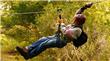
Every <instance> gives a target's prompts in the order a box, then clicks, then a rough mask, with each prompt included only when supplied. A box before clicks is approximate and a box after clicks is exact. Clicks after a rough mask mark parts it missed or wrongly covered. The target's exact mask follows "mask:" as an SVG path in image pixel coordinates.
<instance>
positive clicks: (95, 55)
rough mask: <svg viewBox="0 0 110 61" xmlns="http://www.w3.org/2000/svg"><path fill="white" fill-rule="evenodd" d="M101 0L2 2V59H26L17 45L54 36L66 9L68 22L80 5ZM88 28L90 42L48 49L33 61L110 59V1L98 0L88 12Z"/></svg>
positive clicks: (0, 25)
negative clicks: (18, 50) (57, 22)
mask: <svg viewBox="0 0 110 61" xmlns="http://www.w3.org/2000/svg"><path fill="white" fill-rule="evenodd" d="M88 2H97V1H80V0H79V1H50V0H49V1H0V19H1V22H0V23H1V24H0V49H1V55H0V57H1V58H0V60H1V61H25V60H24V59H23V57H21V56H20V55H19V54H18V52H17V51H16V49H15V47H16V46H22V47H24V46H27V45H30V44H31V43H33V42H35V41H36V40H38V39H39V38H40V37H43V36H49V35H53V34H54V33H55V31H56V30H55V29H56V27H55V24H56V21H57V20H58V13H57V9H58V8H61V9H62V18H63V19H64V22H65V23H66V24H69V23H71V22H72V19H73V16H74V14H75V12H76V10H78V9H79V8H81V7H82V6H84V5H85V4H86V3H88ZM83 14H85V15H86V17H87V20H86V23H85V24H84V31H85V32H86V33H87V34H88V41H87V43H86V44H84V45H83V46H81V47H80V48H79V49H78V50H75V49H74V46H73V45H72V44H71V43H69V44H68V45H67V46H65V47H64V48H61V49H58V48H51V49H47V50H46V51H44V52H43V53H41V54H40V55H38V56H36V57H35V58H33V59H30V60H29V61H73V60H74V61H78V59H80V58H81V59H82V60H83V61H110V1H98V2H97V3H95V4H94V5H93V6H92V7H91V8H89V9H87V10H85V11H84V13H83Z"/></svg>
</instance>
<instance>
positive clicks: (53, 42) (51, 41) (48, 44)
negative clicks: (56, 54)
mask: <svg viewBox="0 0 110 61" xmlns="http://www.w3.org/2000/svg"><path fill="white" fill-rule="evenodd" d="M66 44H67V42H66V39H65V40H64V39H63V40H61V39H60V38H59V37H57V36H55V35H53V36H48V37H42V38H40V39H39V40H38V41H36V42H34V43H33V44H32V45H30V46H28V49H29V52H28V53H29V56H30V58H33V57H34V56H37V55H38V54H40V53H41V52H43V51H44V50H46V49H47V48H52V47H58V48H62V47H64V46H65V45H66Z"/></svg>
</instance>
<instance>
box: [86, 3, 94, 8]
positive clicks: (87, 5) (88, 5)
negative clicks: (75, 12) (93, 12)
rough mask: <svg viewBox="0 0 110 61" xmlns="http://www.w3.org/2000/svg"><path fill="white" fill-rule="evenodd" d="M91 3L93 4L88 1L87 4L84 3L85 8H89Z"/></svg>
mask: <svg viewBox="0 0 110 61" xmlns="http://www.w3.org/2000/svg"><path fill="white" fill-rule="evenodd" d="M92 5H93V2H90V3H87V4H86V5H85V7H86V8H90V7H91V6H92Z"/></svg>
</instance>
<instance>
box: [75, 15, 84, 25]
mask: <svg viewBox="0 0 110 61" xmlns="http://www.w3.org/2000/svg"><path fill="white" fill-rule="evenodd" d="M85 20H86V16H85V15H83V14H77V15H75V16H74V23H75V24H77V25H83V24H84V23H85Z"/></svg>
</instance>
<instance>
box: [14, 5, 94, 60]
mask: <svg viewBox="0 0 110 61" xmlns="http://www.w3.org/2000/svg"><path fill="white" fill-rule="evenodd" d="M92 4H93V3H88V4H86V5H85V6H83V7H82V8H80V9H79V10H78V11H77V12H76V14H75V16H74V19H73V22H72V24H70V25H67V26H65V24H64V23H62V21H60V29H61V30H60V31H61V32H60V33H62V34H63V38H62V37H61V36H62V35H60V34H55V35H53V36H48V37H42V38H40V39H39V40H37V41H36V42H34V43H33V44H32V45H30V46H26V47H25V48H21V47H18V46H17V47H16V49H17V51H18V52H19V53H20V54H21V55H22V56H23V57H24V58H25V59H26V60H28V59H31V58H33V57H35V56H37V55H39V54H40V53H41V52H43V51H44V50H46V49H47V48H54V47H58V48H62V47H64V46H65V45H67V43H69V42H73V45H74V46H75V47H77V48H78V47H79V46H82V45H83V44H84V43H85V42H87V35H86V33H85V32H84V31H83V29H82V27H83V24H84V23H85V20H86V16H85V15H83V14H82V12H83V11H84V10H85V9H87V8H90V7H91V6H92ZM59 18H60V16H59ZM60 19H61V18H60ZM57 33H59V32H57Z"/></svg>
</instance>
